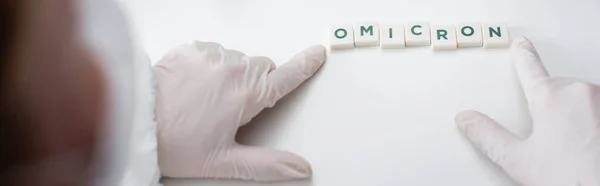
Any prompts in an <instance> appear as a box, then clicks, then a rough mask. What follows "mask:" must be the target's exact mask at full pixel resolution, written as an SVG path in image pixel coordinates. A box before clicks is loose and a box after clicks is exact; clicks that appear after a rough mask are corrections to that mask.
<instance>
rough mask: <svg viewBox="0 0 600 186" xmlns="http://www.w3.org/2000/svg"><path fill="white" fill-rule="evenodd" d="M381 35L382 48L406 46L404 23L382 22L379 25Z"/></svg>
mask: <svg viewBox="0 0 600 186" xmlns="http://www.w3.org/2000/svg"><path fill="white" fill-rule="evenodd" d="M379 27H380V30H379V36H380V42H381V44H380V45H381V48H385V49H390V48H404V47H406V42H405V41H404V25H402V24H382V25H380V26H379Z"/></svg>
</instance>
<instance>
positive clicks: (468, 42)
mask: <svg viewBox="0 0 600 186" xmlns="http://www.w3.org/2000/svg"><path fill="white" fill-rule="evenodd" d="M481 35H482V34H481V24H477V23H463V24H458V25H457V26H456V41H457V42H458V47H461V48H462V47H481V46H482V44H483V38H482V36H481Z"/></svg>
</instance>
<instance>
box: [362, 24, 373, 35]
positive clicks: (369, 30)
mask: <svg viewBox="0 0 600 186" xmlns="http://www.w3.org/2000/svg"><path fill="white" fill-rule="evenodd" d="M366 32H369V34H370V35H371V36H373V26H372V25H371V26H369V27H367V28H365V27H364V26H360V36H364V35H365V33H366Z"/></svg>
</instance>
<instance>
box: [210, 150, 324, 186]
mask: <svg viewBox="0 0 600 186" xmlns="http://www.w3.org/2000/svg"><path fill="white" fill-rule="evenodd" d="M214 158H216V159H213V160H214V161H213V162H212V163H210V166H209V167H207V169H209V171H206V172H205V173H207V174H208V175H206V176H205V177H208V178H225V179H242V180H253V181H285V180H296V179H304V178H308V177H310V176H311V175H312V169H311V167H310V164H309V163H308V162H307V161H306V160H304V159H303V158H302V157H300V156H298V155H295V154H293V153H290V152H285V151H279V150H275V149H269V148H264V147H255V146H244V145H237V144H236V145H234V147H233V148H231V149H230V150H229V151H228V152H226V153H225V154H223V155H221V156H218V157H214ZM205 170H206V169H205Z"/></svg>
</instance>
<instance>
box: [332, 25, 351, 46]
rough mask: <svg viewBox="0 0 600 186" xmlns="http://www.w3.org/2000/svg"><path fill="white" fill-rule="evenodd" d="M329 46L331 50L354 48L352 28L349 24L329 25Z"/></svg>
mask: <svg viewBox="0 0 600 186" xmlns="http://www.w3.org/2000/svg"><path fill="white" fill-rule="evenodd" d="M329 47H330V48H331V49H332V50H341V49H349V48H354V30H353V29H352V25H351V24H347V25H338V26H333V27H331V29H330V31H329Z"/></svg>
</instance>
